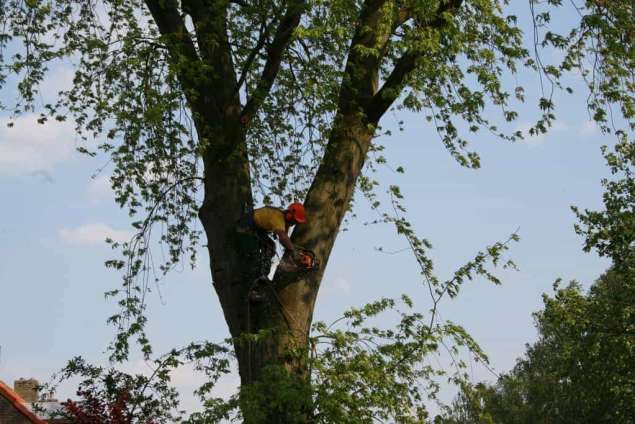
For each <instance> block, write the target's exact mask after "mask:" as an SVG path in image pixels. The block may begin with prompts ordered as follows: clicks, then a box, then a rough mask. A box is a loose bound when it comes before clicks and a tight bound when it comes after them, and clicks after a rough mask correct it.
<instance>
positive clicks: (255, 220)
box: [238, 202, 306, 280]
mask: <svg viewBox="0 0 635 424" xmlns="http://www.w3.org/2000/svg"><path fill="white" fill-rule="evenodd" d="M304 222H306V214H305V211H304V205H302V203H298V202H294V203H292V204H290V205H289V207H288V208H287V209H279V208H274V207H271V206H264V207H262V208H258V209H255V210H253V211H251V212H250V213H248V214H246V215H245V216H244V217H243V218H241V220H240V222H239V225H238V232H239V234H242V235H243V237H241V240H242V242H241V244H242V246H243V248H244V249H246V250H247V251H249V252H257V253H258V255H259V270H258V273H259V275H258V276H257V278H259V279H264V280H267V276H268V275H269V271H270V270H271V261H272V259H273V257H274V255H275V254H276V244H275V242H274V241H273V240H272V238H271V235H273V236H274V237H276V238H277V239H278V241H279V242H280V244H282V246H283V247H284V248H285V249H286V251H287V252H289V254H290V255H291V258H292V259H293V260H294V261H295V262H299V261H300V259H301V253H300V251H299V250H298V249H296V247H295V246H294V245H293V243H291V240H290V239H289V234H288V231H289V228H290V227H292V226H294V225H296V224H303V223H304ZM254 242H256V243H254Z"/></svg>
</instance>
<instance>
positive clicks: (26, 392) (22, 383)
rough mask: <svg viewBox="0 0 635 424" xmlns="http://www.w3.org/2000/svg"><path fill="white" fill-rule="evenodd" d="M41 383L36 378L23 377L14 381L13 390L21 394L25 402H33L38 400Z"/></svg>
mask: <svg viewBox="0 0 635 424" xmlns="http://www.w3.org/2000/svg"><path fill="white" fill-rule="evenodd" d="M39 386H40V383H38V381H37V380H36V379H34V378H30V379H28V380H27V379H25V378H21V379H19V380H16V381H14V382H13V390H15V392H16V393H17V394H18V395H20V397H21V398H22V399H24V401H25V402H29V403H33V402H37V401H38V399H39V397H38V388H39Z"/></svg>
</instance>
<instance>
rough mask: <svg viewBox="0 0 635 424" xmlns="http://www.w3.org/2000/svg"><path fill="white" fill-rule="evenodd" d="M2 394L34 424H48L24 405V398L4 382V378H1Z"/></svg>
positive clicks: (0, 391) (0, 392)
mask: <svg viewBox="0 0 635 424" xmlns="http://www.w3.org/2000/svg"><path fill="white" fill-rule="evenodd" d="M0 396H3V397H4V398H6V399H7V400H8V401H9V402H10V403H11V404H12V405H13V407H14V408H15V409H17V410H18V411H19V412H20V413H21V414H22V415H24V416H25V417H27V418H28V419H29V421H31V422H32V423H33V424H46V421H44V420H41V419H39V418H38V417H37V415H35V414H34V413H33V412H31V411H30V410H29V409H28V408H27V407H26V406H25V405H24V400H23V399H22V398H21V397H20V395H18V394H17V393H16V392H15V391H13V389H12V388H11V387H9V386H7V385H6V384H4V382H2V380H0Z"/></svg>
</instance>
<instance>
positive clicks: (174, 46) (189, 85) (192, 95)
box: [145, 0, 204, 111]
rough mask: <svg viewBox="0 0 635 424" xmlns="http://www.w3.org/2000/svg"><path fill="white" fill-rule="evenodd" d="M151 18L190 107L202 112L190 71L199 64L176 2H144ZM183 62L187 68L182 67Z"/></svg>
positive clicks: (168, 0) (163, 0) (153, 0)
mask: <svg viewBox="0 0 635 424" xmlns="http://www.w3.org/2000/svg"><path fill="white" fill-rule="evenodd" d="M145 3H146V5H147V6H148V10H149V11H150V14H151V15H152V18H153V19H154V21H155V22H156V24H157V27H158V28H159V32H160V33H161V35H162V36H163V37H164V38H165V40H166V46H167V48H168V52H169V54H170V58H171V60H172V66H173V67H174V68H175V70H176V73H177V76H178V78H179V82H180V83H181V86H182V88H183V91H184V93H185V96H186V98H187V100H188V103H190V106H191V107H192V108H193V109H194V110H196V111H200V110H203V108H204V105H203V103H202V101H201V97H200V96H199V95H198V93H197V92H198V87H197V85H196V83H195V82H194V78H193V75H192V73H191V69H192V67H193V65H194V64H197V63H199V56H198V53H197V52H196V48H195V46H194V42H193V41H192V38H191V37H190V34H189V32H188V30H187V28H186V27H185V23H184V22H183V19H182V18H181V15H180V14H179V10H178V5H177V1H176V0H145ZM184 62H186V63H189V66H184Z"/></svg>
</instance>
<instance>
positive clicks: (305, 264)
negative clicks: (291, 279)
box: [278, 247, 320, 272]
mask: <svg viewBox="0 0 635 424" xmlns="http://www.w3.org/2000/svg"><path fill="white" fill-rule="evenodd" d="M297 251H298V256H299V257H298V259H297V260H293V258H292V257H291V256H290V255H288V256H285V257H284V258H283V259H282V260H281V261H280V264H279V265H278V267H279V268H281V270H282V271H284V272H309V271H315V270H317V269H318V268H319V267H320V260H319V259H318V258H317V256H316V255H315V253H314V252H313V251H311V250H308V249H304V248H302V247H297Z"/></svg>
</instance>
